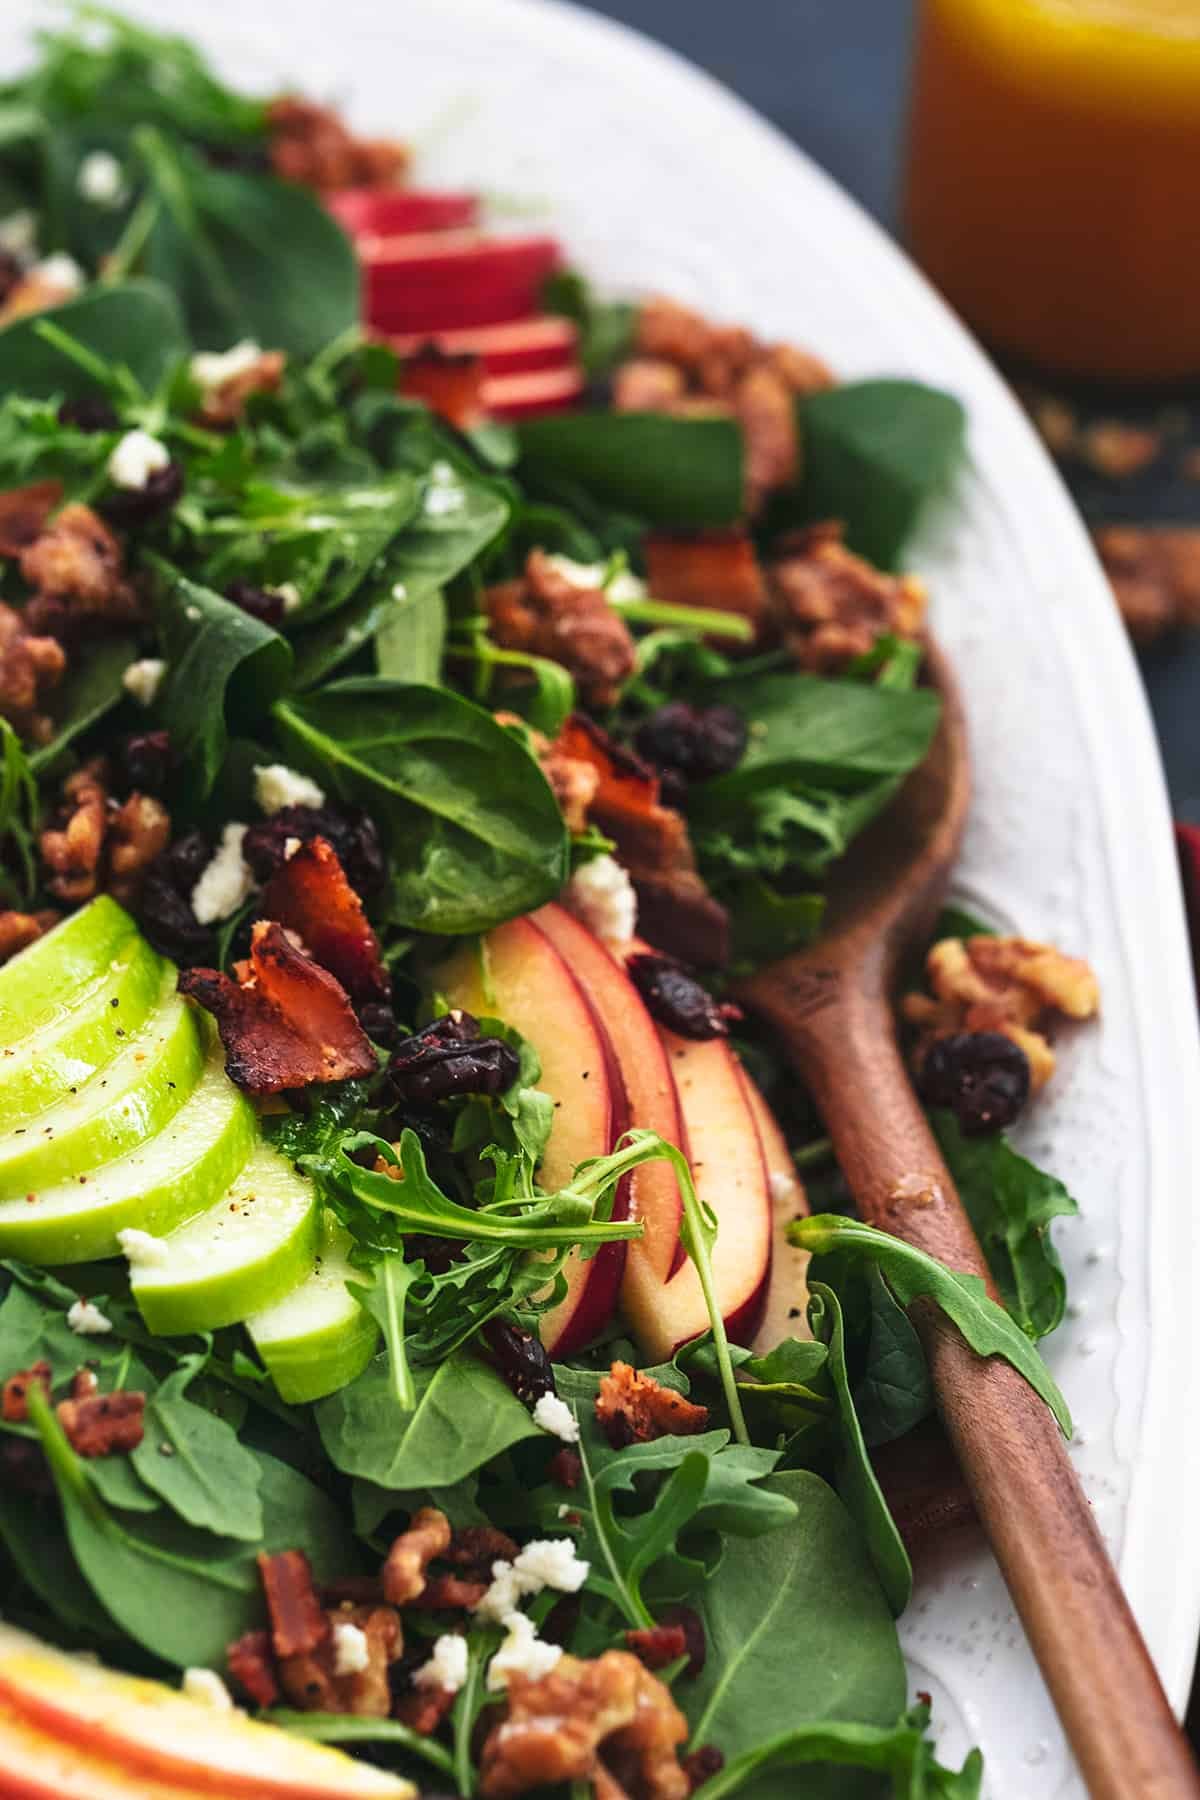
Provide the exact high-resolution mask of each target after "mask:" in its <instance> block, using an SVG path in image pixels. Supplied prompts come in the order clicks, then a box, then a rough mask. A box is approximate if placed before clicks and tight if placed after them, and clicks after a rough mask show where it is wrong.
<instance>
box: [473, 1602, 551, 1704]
mask: <svg viewBox="0 0 1200 1800" xmlns="http://www.w3.org/2000/svg"><path fill="white" fill-rule="evenodd" d="M503 1623H504V1628H505V1630H506V1631H507V1633H508V1636H507V1637H506V1638H505V1640H504V1642H503V1643H502V1644H501V1646H500V1648H499V1649H498V1650H497V1652H496V1654H495V1656H493V1658H492V1660H491V1662H490V1663H489V1664H488V1673H487V1684H488V1689H489V1691H490V1692H491V1693H497V1692H498V1691H499V1690H500V1689H501V1688H506V1687H507V1686H508V1678H509V1676H510V1675H527V1676H528V1677H529V1679H530V1681H537V1680H539V1679H540V1678H541V1676H543V1675H548V1674H549V1673H550V1671H551V1669H552V1668H553V1667H554V1665H555V1663H557V1661H558V1659H559V1657H560V1656H561V1655H562V1646H561V1645H559V1644H546V1643H543V1641H542V1639H541V1638H539V1636H538V1634H537V1631H536V1629H535V1627H534V1623H533V1620H532V1619H527V1618H526V1617H525V1614H524V1613H519V1612H514V1613H510V1614H509V1615H508V1617H507V1618H506V1619H505V1620H504V1621H503Z"/></svg>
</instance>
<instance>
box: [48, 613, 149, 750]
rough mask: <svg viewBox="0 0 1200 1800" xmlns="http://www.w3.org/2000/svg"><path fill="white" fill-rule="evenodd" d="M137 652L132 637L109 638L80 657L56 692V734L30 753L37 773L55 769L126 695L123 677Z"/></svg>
mask: <svg viewBox="0 0 1200 1800" xmlns="http://www.w3.org/2000/svg"><path fill="white" fill-rule="evenodd" d="M136 655H137V647H136V645H135V643H134V640H133V639H132V638H128V637H117V638H109V639H106V640H104V641H102V642H101V643H98V644H94V645H91V646H89V648H88V653H87V655H86V656H84V657H79V658H76V659H75V660H74V661H73V662H72V663H71V665H70V666H69V667H68V669H67V673H66V677H65V679H64V681H63V684H62V686H61V687H60V688H58V689H57V690H56V692H55V693H54V695H53V697H52V698H53V712H54V720H55V730H54V736H53V737H52V738H51V739H50V741H49V743H48V744H40V745H39V746H38V748H37V749H36V750H33V751H31V752H30V756H29V767H30V768H31V769H32V770H33V772H34V773H35V774H44V773H45V772H46V770H47V769H50V768H53V766H54V764H55V763H56V762H57V760H58V758H59V757H60V756H61V755H62V753H63V751H64V750H66V749H68V748H69V746H70V745H71V744H73V743H74V741H75V739H76V738H78V737H82V736H83V734H84V732H85V731H90V730H91V728H92V726H93V725H96V724H98V723H99V721H100V720H101V719H102V718H103V717H104V715H105V714H106V713H109V712H111V711H112V709H113V707H114V706H117V705H119V704H120V702H121V701H122V700H123V699H124V698H125V690H124V688H123V687H122V685H121V677H122V676H123V674H124V673H125V670H126V669H127V668H128V667H129V665H130V663H131V662H132V661H133V659H134V657H135V656H136Z"/></svg>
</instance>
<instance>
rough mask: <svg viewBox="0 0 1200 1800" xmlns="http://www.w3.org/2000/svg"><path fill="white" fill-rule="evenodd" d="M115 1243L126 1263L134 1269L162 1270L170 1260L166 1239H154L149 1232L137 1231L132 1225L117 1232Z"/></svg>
mask: <svg viewBox="0 0 1200 1800" xmlns="http://www.w3.org/2000/svg"><path fill="white" fill-rule="evenodd" d="M117 1242H118V1244H120V1246H121V1250H122V1252H123V1253H124V1256H125V1260H126V1262H127V1263H129V1265H130V1267H131V1268H134V1269H162V1268H165V1266H166V1264H167V1261H168V1259H169V1258H170V1254H171V1252H170V1250H169V1248H168V1246H167V1240H166V1238H160V1237H155V1236H154V1234H153V1232H150V1231H139V1230H138V1229H137V1227H136V1226H134V1225H127V1226H126V1227H125V1229H124V1231H118V1233H117Z"/></svg>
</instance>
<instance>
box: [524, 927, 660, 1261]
mask: <svg viewBox="0 0 1200 1800" xmlns="http://www.w3.org/2000/svg"><path fill="white" fill-rule="evenodd" d="M531 916H532V919H533V922H534V924H535V925H537V926H538V928H539V929H540V930H541V931H544V932H545V934H546V936H547V937H548V938H549V939H550V942H551V943H552V944H553V945H554V948H555V949H556V950H557V951H558V953H559V955H560V956H561V957H562V958H563V961H564V962H565V963H566V964H567V966H568V968H570V970H571V972H572V973H573V975H574V976H575V979H576V980H577V981H578V983H579V985H580V986H581V987H582V989H583V991H584V993H585V994H586V995H587V998H588V1000H589V1002H590V1003H591V1006H592V1009H593V1011H594V1012H595V1014H596V1017H597V1018H598V1019H599V1021H600V1023H601V1025H602V1026H603V1028H604V1030H605V1031H606V1032H607V1034H608V1041H609V1043H610V1044H611V1045H612V1050H613V1055H614V1056H615V1057H616V1059H617V1067H618V1068H619V1069H620V1071H621V1079H622V1081H623V1083H624V1086H625V1098H626V1104H627V1109H628V1114H629V1127H634V1126H636V1127H637V1128H638V1129H639V1130H644V1131H656V1132H657V1133H658V1134H659V1136H660V1137H664V1138H666V1140H667V1142H668V1143H669V1144H676V1145H678V1146H680V1147H681V1148H682V1147H683V1146H684V1145H685V1144H686V1142H687V1138H686V1134H685V1132H684V1127H683V1117H682V1114H681V1113H680V1110H679V1096H678V1094H677V1093H676V1091H675V1082H674V1079H673V1077H672V1074H671V1064H670V1062H669V1060H668V1057H667V1052H666V1048H665V1046H664V1044H663V1041H662V1038H661V1037H660V1036H659V1033H658V1028H657V1026H656V1025H655V1023H654V1021H653V1019H652V1018H651V1017H650V1014H649V1013H648V1012H647V1011H646V1008H645V1006H644V1005H643V1003H642V997H641V995H640V994H639V993H638V991H637V989H636V988H635V987H634V985H633V983H632V981H630V979H629V977H628V975H627V974H626V973H625V970H624V968H623V967H622V965H621V964H620V963H619V962H618V961H617V960H616V958H615V957H613V956H612V955H611V954H610V952H609V951H608V950H606V949H605V947H604V945H603V944H602V943H601V942H600V939H599V938H598V937H596V936H595V935H594V934H593V933H592V932H590V931H589V930H588V928H587V926H586V925H582V924H580V922H579V920H578V919H577V918H575V917H574V915H573V914H572V913H569V912H568V911H567V909H566V907H565V906H559V905H557V904H556V903H553V902H552V903H551V904H550V905H549V906H543V907H541V908H540V910H539V911H537V912H535V913H533V914H532V915H531ZM627 1128H628V1127H627ZM630 1212H631V1213H632V1215H633V1217H634V1218H637V1219H640V1220H641V1221H642V1224H643V1226H644V1228H645V1229H644V1235H643V1236H642V1237H641V1238H638V1239H635V1240H634V1241H633V1242H632V1243H631V1244H629V1246H628V1249H627V1253H626V1261H625V1279H626V1281H628V1280H629V1279H630V1271H631V1270H632V1269H633V1267H634V1265H635V1264H645V1266H646V1267H647V1268H648V1269H649V1271H650V1272H651V1274H652V1275H654V1276H656V1277H657V1279H658V1280H659V1281H665V1280H666V1279H667V1277H668V1275H669V1274H670V1273H671V1270H672V1267H673V1266H674V1263H675V1252H676V1251H677V1249H678V1248H679V1221H680V1217H681V1215H682V1202H681V1200H680V1196H679V1184H678V1182H677V1181H676V1179H675V1174H674V1171H673V1170H672V1168H671V1166H670V1164H669V1163H665V1162H652V1163H645V1164H644V1165H643V1166H642V1167H641V1168H640V1169H635V1170H634V1172H633V1174H632V1175H631V1176H630Z"/></svg>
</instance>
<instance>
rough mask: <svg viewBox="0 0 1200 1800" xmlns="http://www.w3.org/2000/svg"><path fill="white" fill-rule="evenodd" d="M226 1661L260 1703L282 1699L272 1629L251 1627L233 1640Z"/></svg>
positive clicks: (238, 1679)
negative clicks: (251, 1629)
mask: <svg viewBox="0 0 1200 1800" xmlns="http://www.w3.org/2000/svg"><path fill="white" fill-rule="evenodd" d="M225 1665H226V1667H227V1668H228V1670H229V1673H230V1675H231V1676H232V1677H233V1679H234V1681H236V1682H237V1684H238V1686H239V1687H240V1688H241V1689H242V1691H243V1693H246V1694H248V1695H249V1696H250V1698H251V1700H253V1701H254V1704H255V1705H256V1706H274V1705H275V1703H276V1701H277V1700H278V1699H279V1683H278V1681H277V1680H276V1678H275V1654H274V1651H273V1650H272V1648H271V1634H270V1632H269V1631H248V1632H247V1633H246V1635H245V1636H244V1637H240V1638H238V1639H237V1641H236V1643H232V1644H230V1646H229V1648H228V1650H227V1651H226V1652H225Z"/></svg>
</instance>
